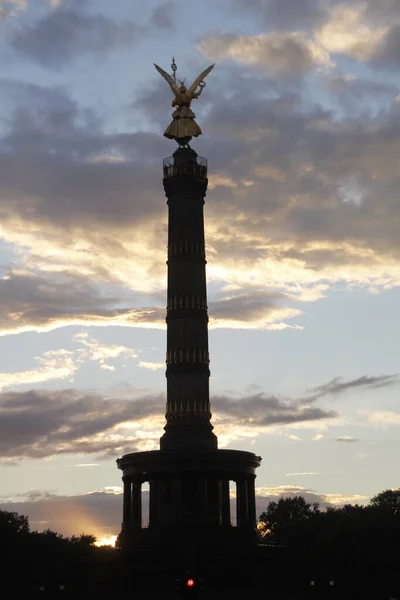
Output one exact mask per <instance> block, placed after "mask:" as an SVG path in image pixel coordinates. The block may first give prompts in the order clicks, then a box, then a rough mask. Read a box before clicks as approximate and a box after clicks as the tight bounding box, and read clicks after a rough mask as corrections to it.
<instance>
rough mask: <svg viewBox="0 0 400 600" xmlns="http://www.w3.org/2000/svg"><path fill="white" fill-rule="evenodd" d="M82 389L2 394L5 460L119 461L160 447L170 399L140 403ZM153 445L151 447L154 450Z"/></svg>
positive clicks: (0, 411) (161, 397) (0, 421)
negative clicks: (72, 457)
mask: <svg viewBox="0 0 400 600" xmlns="http://www.w3.org/2000/svg"><path fill="white" fill-rule="evenodd" d="M132 396H134V394H132V392H131V397H130V398H129V399H126V398H125V397H121V396H116V397H112V396H107V395H105V394H104V395H100V394H98V393H97V394H96V393H91V392H86V393H85V392H78V391H76V390H68V389H67V390H58V391H48V390H30V391H27V392H4V393H2V394H1V395H0V415H1V419H0V433H1V436H0V438H1V440H0V455H1V456H2V457H3V458H5V459H7V458H10V457H14V458H16V459H21V458H23V457H29V458H34V459H35V458H36V459H37V458H44V457H46V456H53V455H55V454H59V455H60V454H71V453H72V454H82V455H83V454H96V455H98V456H100V457H102V458H103V459H104V458H105V457H107V458H110V457H117V456H118V455H121V454H124V453H126V452H135V451H139V450H140V449H141V450H147V449H154V448H155V447H156V446H157V445H158V438H159V435H160V433H161V428H162V424H163V412H164V406H165V401H164V395H163V394H159V395H154V394H153V395H149V396H142V397H140V398H137V399H132ZM149 446H150V447H149Z"/></svg>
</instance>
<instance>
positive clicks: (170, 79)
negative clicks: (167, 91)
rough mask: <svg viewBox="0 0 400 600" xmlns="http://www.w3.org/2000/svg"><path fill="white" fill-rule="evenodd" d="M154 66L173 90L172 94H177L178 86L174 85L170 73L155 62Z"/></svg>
mask: <svg viewBox="0 0 400 600" xmlns="http://www.w3.org/2000/svg"><path fill="white" fill-rule="evenodd" d="M154 66H155V68H156V69H157V71H158V72H159V73H160V75H162V76H163V77H164V79H165V80H166V81H167V82H168V83H169V85H170V87H171V90H172V91H173V92H174V94H175V95H177V94H179V88H178V86H177V85H176V81H174V79H173V78H172V77H171V75H170V74H169V73H167V72H166V71H164V69H162V68H161V67H159V66H158V65H156V64H155V63H154Z"/></svg>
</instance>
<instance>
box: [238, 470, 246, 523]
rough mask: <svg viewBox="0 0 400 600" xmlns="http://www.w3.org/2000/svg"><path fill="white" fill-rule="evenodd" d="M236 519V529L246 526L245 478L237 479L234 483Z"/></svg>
mask: <svg viewBox="0 0 400 600" xmlns="http://www.w3.org/2000/svg"><path fill="white" fill-rule="evenodd" d="M236 518H237V525H238V527H239V526H242V525H247V524H248V507H247V481H246V477H245V476H241V477H239V478H238V479H237V481H236Z"/></svg>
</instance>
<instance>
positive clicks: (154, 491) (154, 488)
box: [149, 479, 158, 527]
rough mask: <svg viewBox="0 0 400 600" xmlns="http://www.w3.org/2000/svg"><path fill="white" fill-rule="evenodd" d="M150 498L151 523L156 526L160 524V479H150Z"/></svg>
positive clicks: (151, 525)
mask: <svg viewBox="0 0 400 600" xmlns="http://www.w3.org/2000/svg"><path fill="white" fill-rule="evenodd" d="M149 483H150V500H149V525H150V527H154V526H155V525H158V481H157V479H151V480H150V482H149Z"/></svg>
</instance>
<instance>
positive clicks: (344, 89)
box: [326, 75, 399, 118]
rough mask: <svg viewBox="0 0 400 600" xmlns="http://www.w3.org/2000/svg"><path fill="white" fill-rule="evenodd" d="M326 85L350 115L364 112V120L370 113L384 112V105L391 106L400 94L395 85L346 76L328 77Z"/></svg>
mask: <svg viewBox="0 0 400 600" xmlns="http://www.w3.org/2000/svg"><path fill="white" fill-rule="evenodd" d="M326 83H327V86H328V89H329V90H330V91H331V93H332V95H334V96H335V99H336V101H337V102H338V104H339V105H340V106H341V107H342V108H343V109H346V111H347V113H348V114H354V113H355V114H360V112H361V111H362V112H363V115H364V118H365V115H366V114H368V112H372V113H374V112H376V111H378V110H382V103H384V106H386V107H387V106H388V103H389V105H390V104H391V103H392V101H393V98H395V97H396V95H397V94H398V92H399V89H398V87H396V86H395V85H393V84H389V83H383V82H380V81H374V80H373V79H370V80H368V79H360V78H358V77H349V76H345V75H328V76H327V77H326Z"/></svg>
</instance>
